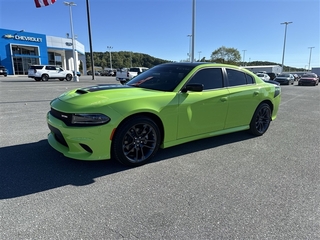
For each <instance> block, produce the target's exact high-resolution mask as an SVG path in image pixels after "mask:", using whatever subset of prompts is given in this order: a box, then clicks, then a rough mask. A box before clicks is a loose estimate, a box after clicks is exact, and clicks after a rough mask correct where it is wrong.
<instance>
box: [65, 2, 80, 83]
mask: <svg viewBox="0 0 320 240" xmlns="http://www.w3.org/2000/svg"><path fill="white" fill-rule="evenodd" d="M64 4H65V5H66V6H68V7H69V12H70V26H71V38H72V53H73V64H74V68H73V71H74V73H73V81H74V82H79V78H78V75H77V72H78V68H77V59H76V51H75V47H74V43H75V40H74V33H73V23H72V10H71V7H73V6H77V4H75V3H74V2H64Z"/></svg>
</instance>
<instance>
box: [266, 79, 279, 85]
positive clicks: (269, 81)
mask: <svg viewBox="0 0 320 240" xmlns="http://www.w3.org/2000/svg"><path fill="white" fill-rule="evenodd" d="M265 82H266V83H271V84H275V85H278V86H280V83H278V82H276V81H274V80H265Z"/></svg>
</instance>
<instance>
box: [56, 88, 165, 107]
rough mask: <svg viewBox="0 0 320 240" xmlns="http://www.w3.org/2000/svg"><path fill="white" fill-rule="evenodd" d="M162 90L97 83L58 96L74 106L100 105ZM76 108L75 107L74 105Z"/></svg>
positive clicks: (153, 94) (157, 92) (148, 95)
mask: <svg viewBox="0 0 320 240" xmlns="http://www.w3.org/2000/svg"><path fill="white" fill-rule="evenodd" d="M163 94H165V93H164V92H161V91H156V90H150V89H145V88H138V87H131V86H127V85H120V84H107V85H97V86H91V87H85V88H78V89H74V90H71V91H69V92H66V93H64V94H62V95H60V96H59V97H58V99H59V100H60V101H62V102H65V103H68V104H72V105H74V107H76V106H82V107H83V106H85V107H101V106H105V105H106V104H112V103H116V102H124V101H131V100H134V99H137V98H141V97H144V98H148V97H151V96H152V97H156V96H158V95H163ZM76 108H77V107H76Z"/></svg>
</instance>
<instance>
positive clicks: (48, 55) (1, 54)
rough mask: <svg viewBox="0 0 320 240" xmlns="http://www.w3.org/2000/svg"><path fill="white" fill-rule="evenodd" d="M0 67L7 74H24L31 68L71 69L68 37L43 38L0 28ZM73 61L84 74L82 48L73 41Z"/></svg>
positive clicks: (71, 59) (72, 68)
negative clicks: (42, 65) (48, 66)
mask: <svg viewBox="0 0 320 240" xmlns="http://www.w3.org/2000/svg"><path fill="white" fill-rule="evenodd" d="M0 36H1V38H0V65H2V66H5V67H6V68H7V70H8V75H28V69H29V66H31V65H38V64H46V65H57V66H60V67H62V68H64V69H67V70H74V59H73V48H72V39H71V38H61V37H53V36H46V35H45V34H39V33H32V32H25V31H23V30H21V31H19V30H18V31H17V30H9V29H2V28H0ZM74 48H75V58H76V59H75V61H76V62H77V63H78V65H77V66H78V67H77V69H78V70H79V65H80V62H81V64H82V68H83V72H87V71H86V58H85V49H84V45H83V44H81V43H80V42H78V41H77V40H75V44H74Z"/></svg>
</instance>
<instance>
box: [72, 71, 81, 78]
mask: <svg viewBox="0 0 320 240" xmlns="http://www.w3.org/2000/svg"><path fill="white" fill-rule="evenodd" d="M73 75H74V71H73ZM77 76H78V77H81V72H79V71H77Z"/></svg>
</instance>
